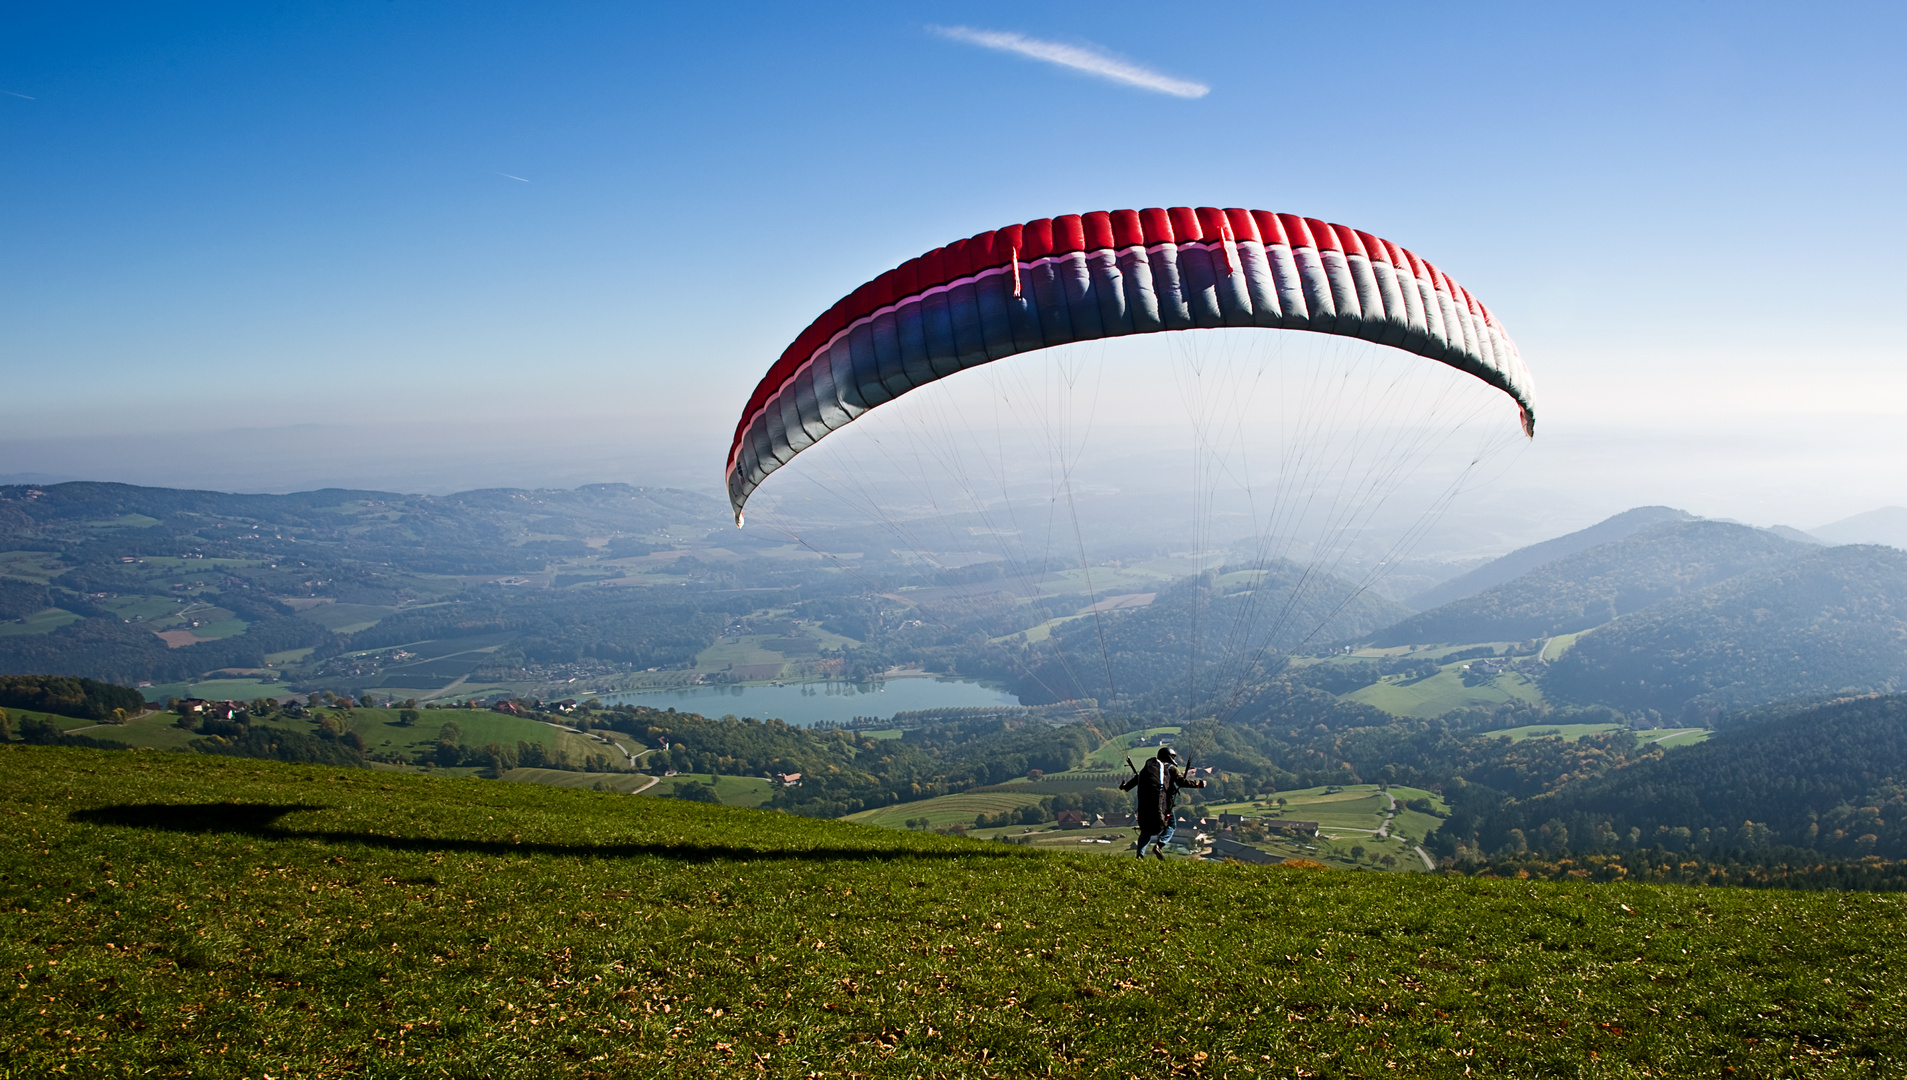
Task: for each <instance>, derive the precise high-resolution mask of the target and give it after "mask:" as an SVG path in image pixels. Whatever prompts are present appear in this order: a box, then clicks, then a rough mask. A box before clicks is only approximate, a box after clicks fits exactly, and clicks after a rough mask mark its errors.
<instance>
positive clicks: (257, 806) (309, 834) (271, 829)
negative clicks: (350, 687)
mask: <svg viewBox="0 0 1907 1080" xmlns="http://www.w3.org/2000/svg"><path fill="white" fill-rule="evenodd" d="M328 809H330V807H328V806H320V805H315V804H310V803H122V804H119V805H115V806H100V807H95V808H93V809H90V810H75V811H73V812H72V813H71V814H68V815H67V820H68V821H73V822H78V823H80V824H85V825H114V826H119V827H121V828H129V829H151V830H154V831H158V832H176V833H228V834H232V835H236V836H248V837H251V838H253V839H257V840H317V841H320V842H322V843H327V844H355V845H357V846H359V847H374V848H384V849H387V850H390V851H457V852H465V853H468V854H472V855H559V856H566V857H569V858H583V859H631V858H639V857H644V856H647V857H654V858H662V859H672V860H674V861H676V862H694V863H702V862H716V861H722V860H727V861H734V862H756V861H761V860H814V861H840V860H854V861H882V860H900V859H964V858H974V857H979V858H1025V857H1029V856H1030V855H1031V854H1032V853H1030V852H1026V851H1022V850H1019V849H1017V848H1006V847H1004V846H1003V845H1002V846H1001V848H1000V850H994V849H993V848H992V847H990V846H989V847H982V846H980V845H978V844H976V845H974V846H973V847H972V848H971V849H969V850H964V851H908V850H904V849H892V848H890V849H886V850H880V849H866V848H847V847H815V848H776V847H746V846H742V845H737V844H709V843H695V842H685V843H677V844H643V843H627V844H555V843H547V842H542V841H533V840H531V841H522V842H516V841H510V840H463V839H457V838H454V837H436V836H387V835H384V834H381V833H375V832H369V831H367V832H361V833H360V832H337V831H326V830H307V829H293V828H288V827H286V826H284V825H282V824H280V823H279V819H280V818H283V817H284V816H286V815H287V814H298V813H308V812H310V811H314V810H328Z"/></svg>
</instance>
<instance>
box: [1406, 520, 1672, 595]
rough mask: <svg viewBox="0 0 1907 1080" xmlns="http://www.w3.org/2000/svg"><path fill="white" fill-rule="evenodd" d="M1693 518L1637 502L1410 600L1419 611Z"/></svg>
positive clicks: (1452, 579)
mask: <svg viewBox="0 0 1907 1080" xmlns="http://www.w3.org/2000/svg"><path fill="white" fill-rule="evenodd" d="M1693 520H1695V515H1693V514H1691V513H1689V512H1688V511H1686V510H1676V509H1673V508H1671V507H1667V506H1638V507H1636V508H1635V509H1633V510H1624V511H1623V512H1622V513H1620V514H1617V515H1616V516H1614V517H1612V518H1605V519H1604V520H1602V521H1599V522H1597V523H1596V524H1594V525H1591V526H1590V527H1588V528H1587V529H1578V530H1577V531H1575V532H1573V533H1568V534H1566V535H1563V536H1558V537H1555V538H1553V539H1550V540H1544V541H1543V542H1541V543H1538V544H1531V545H1529V546H1528V547H1521V548H1517V549H1516V550H1515V551H1512V552H1510V553H1509V554H1508V555H1505V556H1503V557H1502V558H1500V559H1497V560H1495V561H1493V562H1489V563H1485V564H1484V565H1482V566H1479V567H1477V568H1476V569H1475V570H1472V571H1470V572H1469V573H1467V574H1462V575H1459V576H1458V577H1454V578H1451V579H1450V580H1449V581H1445V582H1440V583H1439V584H1437V585H1435V586H1432V587H1431V588H1429V589H1425V590H1424V591H1423V592H1421V593H1418V594H1417V595H1416V596H1413V597H1411V598H1410V601H1409V603H1410V606H1411V607H1414V608H1416V609H1417V610H1418V611H1429V610H1430V609H1432V608H1436V607H1442V606H1443V605H1445V604H1448V603H1450V602H1451V601H1453V600H1461V599H1463V598H1464V597H1466V596H1475V595H1476V594H1477V593H1480V592H1482V591H1483V590H1485V589H1488V588H1490V587H1492V586H1494V585H1502V584H1503V583H1505V582H1508V581H1514V580H1516V579H1517V578H1519V577H1522V576H1523V575H1524V574H1527V573H1529V572H1530V571H1532V570H1534V569H1536V568H1537V567H1539V566H1546V565H1548V564H1549V563H1553V562H1555V561H1556V560H1557V559H1560V558H1563V557H1564V556H1567V555H1574V554H1576V553H1577V552H1578V551H1587V550H1588V549H1590V548H1592V547H1596V546H1597V545H1599V544H1607V543H1610V542H1612V541H1616V540H1621V539H1623V538H1625V537H1628V536H1632V535H1634V534H1635V533H1637V532H1640V531H1642V530H1643V529H1647V528H1649V527H1650V526H1654V525H1660V524H1662V523H1664V522H1671V521H1693Z"/></svg>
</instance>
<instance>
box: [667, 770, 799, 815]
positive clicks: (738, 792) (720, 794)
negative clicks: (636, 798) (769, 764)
mask: <svg viewBox="0 0 1907 1080" xmlns="http://www.w3.org/2000/svg"><path fill="white" fill-rule="evenodd" d="M709 779H710V777H709V774H708V773H690V774H687V775H683V776H664V777H662V778H660V779H659V780H657V781H656V783H655V786H654V787H651V788H649V789H648V790H646V791H644V792H643V794H644V795H657V796H666V795H673V794H674V793H675V789H676V788H678V787H681V786H682V785H683V784H690V783H700V784H706V783H708V782H709ZM714 780H715V797H716V798H718V799H720V800H722V805H724V806H741V807H746V808H748V809H750V810H752V809H754V808H755V807H758V806H760V805H762V804H763V803H765V802H767V801H768V800H769V799H772V798H774V796H775V782H774V781H773V780H768V779H764V778H763V777H759V776H717V777H715V778H714Z"/></svg>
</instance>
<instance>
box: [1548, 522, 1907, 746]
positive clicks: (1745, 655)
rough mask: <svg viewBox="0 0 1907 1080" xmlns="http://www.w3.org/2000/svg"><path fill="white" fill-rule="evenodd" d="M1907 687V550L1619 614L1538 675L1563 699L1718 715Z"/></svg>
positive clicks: (1811, 566)
mask: <svg viewBox="0 0 1907 1080" xmlns="http://www.w3.org/2000/svg"><path fill="white" fill-rule="evenodd" d="M1903 687H1907V552H1902V551H1900V550H1898V549H1895V548H1888V547H1853V546H1849V547H1838V548H1828V549H1826V550H1821V549H1816V550H1815V553H1814V554H1811V555H1808V556H1806V557H1805V558H1802V559H1799V560H1797V561H1795V562H1793V563H1791V564H1788V565H1784V566H1781V567H1778V568H1771V569H1768V570H1764V571H1761V572H1759V573H1753V574H1745V575H1743V576H1741V577H1739V578H1735V579H1733V580H1731V581H1725V582H1722V583H1719V584H1716V585H1711V586H1709V587H1708V588H1705V589H1700V590H1697V591H1694V592H1691V593H1690V594H1689V595H1687V596H1683V597H1680V598H1678V599H1675V600H1671V601H1667V602H1665V603H1661V604H1657V605H1655V606H1654V607H1651V608H1648V609H1647V610H1644V611H1638V612H1636V613H1635V614H1633V615H1627V616H1624V617H1623V618H1621V619H1618V620H1616V621H1615V622H1613V623H1611V624H1609V625H1608V626H1604V627H1602V628H1601V629H1599V630H1597V631H1596V632H1595V633H1593V634H1585V635H1584V636H1583V637H1581V638H1579V639H1577V641H1576V644H1575V647H1574V648H1572V649H1570V650H1569V651H1568V652H1567V653H1564V654H1563V655H1562V656H1561V657H1560V658H1559V659H1558V660H1557V661H1556V662H1555V663H1554V664H1552V665H1551V666H1550V669H1549V671H1548V672H1547V673H1546V674H1545V675H1544V677H1543V688H1544V689H1545V690H1546V691H1549V692H1551V693H1553V694H1554V695H1556V696H1557V697H1560V698H1562V699H1563V700H1566V701H1594V702H1598V703H1601V704H1608V705H1614V706H1616V707H1617V708H1623V709H1657V710H1659V711H1661V712H1663V713H1667V714H1669V715H1677V714H1681V713H1683V712H1684V711H1688V712H1690V713H1691V717H1690V718H1691V719H1705V718H1709V717H1712V716H1713V715H1714V714H1715V713H1716V712H1718V711H1720V710H1723V709H1738V708H1745V707H1750V706H1755V705H1760V704H1764V703H1767V702H1771V701H1780V700H1783V699H1786V698H1799V697H1811V696H1817V695H1820V694H1829V693H1840V692H1844V691H1861V690H1889V691H1891V690H1899V689H1902V688H1903Z"/></svg>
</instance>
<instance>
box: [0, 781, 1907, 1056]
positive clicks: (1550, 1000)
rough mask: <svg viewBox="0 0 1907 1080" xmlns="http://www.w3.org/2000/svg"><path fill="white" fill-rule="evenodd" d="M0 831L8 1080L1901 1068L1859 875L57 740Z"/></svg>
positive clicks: (1898, 1007) (1896, 975)
mask: <svg viewBox="0 0 1907 1080" xmlns="http://www.w3.org/2000/svg"><path fill="white" fill-rule="evenodd" d="M0 813H4V814H5V815H6V817H7V820H8V821H10V822H13V823H14V824H13V825H12V827H10V828H9V829H7V830H5V832H4V834H3V835H0V875H4V876H0V898H4V900H5V901H6V903H7V906H8V910H9V913H10V917H8V918H7V919H5V920H4V921H0V959H4V962H5V964H6V966H7V971H8V972H9V975H10V977H9V978H8V979H7V980H6V982H4V983H0V1020H3V1021H4V1022H0V1058H3V1059H4V1060H5V1061H7V1062H9V1063H10V1066H11V1069H12V1071H14V1072H16V1073H17V1074H18V1075H21V1076H39V1075H49V1074H53V1073H55V1072H58V1071H60V1070H62V1069H65V1070H68V1071H70V1072H72V1073H74V1074H78V1073H84V1074H86V1075H95V1076H118V1075H143V1074H145V1073H147V1072H152V1073H154V1074H156V1075H192V1076H203V1077H215V1078H227V1077H229V1078H234V1080H236V1078H237V1077H241V1076H243V1077H254V1078H255V1077H257V1076H259V1075H261V1074H269V1075H271V1076H276V1077H283V1076H320V1075H324V1076H331V1075H354V1076H379V1077H386V1076H388V1077H395V1076H427V1075H428V1076H439V1075H448V1076H453V1077H460V1078H462V1077H472V1078H474V1077H498V1078H517V1077H524V1078H528V1077H537V1078H549V1077H557V1076H561V1077H622V1076H643V1077H649V1076H683V1077H690V1076H693V1077H697V1078H704V1077H708V1076H712V1075H714V1076H737V1075H739V1076H767V1077H775V1078H783V1077H787V1078H793V1077H808V1076H815V1075H827V1076H839V1075H848V1074H856V1075H861V1076H879V1077H888V1076H893V1077H903V1076H918V1075H939V1076H959V1077H979V1076H1032V1075H1047V1074H1048V1073H1049V1070H1050V1072H1051V1074H1053V1075H1064V1076H1087V1075H1107V1076H1129V1075H1140V1076H1165V1075H1183V1076H1210V1077H1223V1076H1231V1077H1236V1078H1238V1080H1246V1078H1248V1077H1256V1076H1270V1075H1293V1074H1294V1073H1296V1074H1299V1075H1304V1074H1310V1075H1319V1074H1324V1075H1336V1076H1348V1075H1361V1076H1381V1075H1400V1076H1445V1075H1451V1076H1455V1075H1461V1074H1462V1073H1463V1070H1464V1068H1465V1067H1466V1066H1470V1067H1472V1068H1473V1069H1479V1068H1480V1070H1481V1071H1483V1072H1485V1073H1488V1074H1491V1075H1499V1076H1560V1075H1578V1074H1580V1073H1581V1072H1582V1067H1583V1064H1584V1063H1585V1062H1588V1061H1598V1062H1600V1063H1601V1064H1600V1065H1599V1066H1598V1067H1597V1068H1598V1069H1599V1070H1601V1071H1607V1072H1608V1073H1609V1074H1611V1075H1637V1076H1640V1075H1644V1074H1648V1075H1672V1076H1695V1075H1716V1074H1717V1072H1718V1070H1720V1069H1723V1068H1732V1069H1734V1070H1736V1073H1735V1074H1736V1075H1774V1074H1777V1073H1778V1074H1780V1075H1783V1076H1803V1077H1808V1076H1821V1077H1828V1076H1853V1075H1874V1074H1876V1072H1877V1071H1878V1072H1889V1071H1898V1069H1899V1065H1900V1063H1901V1062H1902V1061H1903V1060H1907V1030H1903V1028H1902V1026H1901V1025H1900V1024H1899V1023H1898V1017H1900V1016H1901V1015H1902V1014H1903V1011H1907V944H1903V941H1902V938H1901V936H1900V935H1899V934H1898V933H1896V932H1894V931H1895V929H1896V927H1897V925H1898V907H1899V905H1898V903H1897V901H1896V898H1894V897H1890V896H1880V895H1860V894H1855V895H1839V894H1826V893H1817V894H1795V893H1767V892H1754V891H1749V890H1695V889H1684V888H1672V887H1669V888H1665V887H1649V886H1639V885H1613V886H1607V887H1602V888H1594V889H1592V888H1586V887H1584V886H1582V885H1578V884H1573V883H1572V884H1569V885H1561V886H1558V885H1548V884H1542V883H1536V882H1523V881H1486V880H1475V879H1454V878H1434V877H1428V876H1423V877H1406V876H1404V875H1388V874H1356V873H1328V872H1322V871H1305V870H1293V869H1281V868H1274V867H1251V866H1238V865H1232V866H1216V865H1212V864H1191V863H1167V864H1159V863H1144V864H1141V863H1137V862H1136V861H1133V860H1120V859H1105V858H1089V857H1085V856H1057V855H1046V856H1043V855H1037V854H1032V853H1029V852H1026V851H1025V850H1024V849H1020V848H1016V847H1012V846H1009V845H1004V844H987V843H981V842H977V841H962V840H951V839H942V838H939V837H932V836H921V835H916V834H908V833H902V832H894V831H888V830H881V829H875V828H871V827H864V826H855V825H850V824H844V823H839V822H816V821H807V820H803V819H799V818H793V817H789V816H786V815H779V814H772V813H763V812H758V811H745V810H736V809H729V808H723V807H709V806H698V805H692V804H685V803H676V802H669V801H662V800H654V799H640V798H630V797H627V796H619V795H609V794H604V793H597V792H588V791H568V790H560V789H553V788H538V787H535V786H533V785H516V784H498V783H493V782H482V781H475V780H444V779H427V778H421V777H407V776H397V775H371V774H366V773H363V772H361V771H351V770H336V769H326V768H320V767H294V766H289V765H279V764H273V763H257V762H236V761H223V760H222V761H210V760H206V759H201V758H193V757H184V756H172V755H161V754H148V755H133V754H117V755H115V754H106V753H99V752H90V751H80V750H18V749H16V750H11V751H0ZM1804 1039H1805V1040H1806V1043H1805V1045H1806V1048H1807V1049H1808V1050H1810V1051H1812V1053H1809V1054H1801V1053H1799V1052H1797V1049H1796V1048H1797V1045H1798V1042H1799V1040H1804ZM1889 1061H1892V1062H1895V1065H1892V1066H1889V1065H1887V1064H1886V1063H1887V1062H1889Z"/></svg>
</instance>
